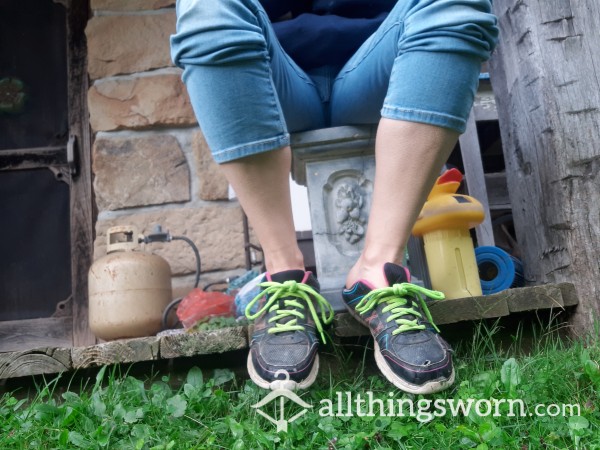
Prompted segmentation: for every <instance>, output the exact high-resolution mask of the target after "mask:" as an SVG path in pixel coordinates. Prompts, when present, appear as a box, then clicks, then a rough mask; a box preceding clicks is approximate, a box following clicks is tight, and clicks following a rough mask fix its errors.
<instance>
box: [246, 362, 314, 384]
mask: <svg viewBox="0 0 600 450" xmlns="http://www.w3.org/2000/svg"><path fill="white" fill-rule="evenodd" d="M246 366H247V368H248V375H250V379H251V380H252V381H253V382H254V384H256V385H257V386H258V387H261V388H263V389H271V390H273V391H274V390H277V389H287V390H288V391H295V390H297V389H307V388H308V387H310V386H311V385H312V384H313V383H314V382H315V380H316V379H317V374H318V373H319V355H318V354H317V355H315V361H314V363H313V366H312V369H311V370H310V372H309V373H308V376H307V377H306V378H305V379H304V380H302V381H294V380H290V376H289V374H288V373H287V372H286V371H285V370H281V371H280V372H282V373H284V374H285V375H286V379H285V380H274V381H267V380H265V379H264V378H262V377H261V376H260V375H259V374H258V372H257V371H256V369H255V368H254V363H253V362H252V354H251V353H250V352H248V360H247V363H246Z"/></svg>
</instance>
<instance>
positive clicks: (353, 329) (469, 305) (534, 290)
mask: <svg viewBox="0 0 600 450" xmlns="http://www.w3.org/2000/svg"><path fill="white" fill-rule="evenodd" d="M577 304H578V299H577V293H576V292H575V287H574V286H573V285H572V284H571V283H560V284H548V285H543V286H531V287H524V288H515V289H507V290H505V291H502V292H498V293H496V294H491V295H483V296H478V297H466V298H457V299H452V300H442V301H437V302H433V303H431V304H430V305H429V311H430V312H431V315H432V317H433V321H434V322H435V324H436V325H447V324H451V323H458V322H463V321H467V320H482V319H494V318H498V317H504V316H508V315H509V314H511V313H516V312H523V311H532V310H536V309H550V308H557V307H558V308H563V307H566V306H575V305H577ZM333 327H334V333H335V335H336V336H338V337H352V336H365V335H369V334H370V333H369V330H368V329H367V328H366V327H364V326H363V325H361V324H360V323H359V322H358V321H356V320H355V319H354V318H353V317H352V316H351V315H350V314H349V313H341V314H337V315H336V316H335V319H334V323H333Z"/></svg>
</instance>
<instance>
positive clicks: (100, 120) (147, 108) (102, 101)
mask: <svg viewBox="0 0 600 450" xmlns="http://www.w3.org/2000/svg"><path fill="white" fill-rule="evenodd" d="M88 106H89V111H90V124H91V126H92V129H93V130H94V131H111V130H119V129H124V128H128V129H144V128H150V127H156V126H181V125H192V124H195V123H196V117H195V116H194V111H193V110H192V105H191V104H190V101H189V97H188V94H187V91H186V89H185V85H184V84H183V82H182V81H181V76H180V75H179V74H176V73H173V74H164V75H154V76H143V77H132V78H120V79H108V80H101V81H97V82H96V83H94V85H93V86H92V87H91V88H90V90H89V92H88Z"/></svg>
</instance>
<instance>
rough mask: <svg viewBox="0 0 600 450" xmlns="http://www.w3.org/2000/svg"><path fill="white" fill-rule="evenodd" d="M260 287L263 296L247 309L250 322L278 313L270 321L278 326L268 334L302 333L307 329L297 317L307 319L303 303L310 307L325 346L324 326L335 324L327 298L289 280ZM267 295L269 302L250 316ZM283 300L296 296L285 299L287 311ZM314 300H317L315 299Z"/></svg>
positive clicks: (266, 283) (257, 297)
mask: <svg viewBox="0 0 600 450" xmlns="http://www.w3.org/2000/svg"><path fill="white" fill-rule="evenodd" d="M260 287H262V288H263V290H262V291H261V293H260V294H258V295H257V296H256V297H254V298H253V299H252V300H250V303H248V305H247V306H246V311H245V313H246V317H247V318H248V319H250V320H253V319H256V318H257V317H258V316H260V315H261V314H263V313H264V312H265V311H268V312H273V311H277V314H276V315H274V316H273V317H271V318H270V319H269V323H272V322H275V326H274V327H272V328H269V331H268V333H282V332H284V331H301V330H304V326H303V325H300V324H299V323H298V318H301V319H304V313H303V312H302V311H303V310H304V309H305V308H304V305H303V302H301V301H300V300H304V303H306V304H307V305H308V309H309V310H310V313H311V315H312V318H313V320H314V322H315V326H316V327H317V330H319V333H321V338H322V339H323V343H325V342H326V341H325V334H324V332H323V324H325V325H328V324H330V323H331V322H332V321H333V308H332V307H331V305H330V304H329V302H328V301H327V300H325V298H323V297H322V296H321V294H319V293H318V292H317V291H315V290H314V289H313V288H312V287H310V286H308V285H306V284H304V283H298V282H296V281H293V280H288V281H285V282H283V283H277V282H275V281H265V282H264V283H260ZM265 295H266V296H267V299H268V300H267V301H266V302H265V304H264V305H263V306H262V308H260V309H259V310H258V311H256V313H254V314H251V313H250V310H251V309H252V307H253V306H254V304H255V303H256V302H258V301H259V300H260V299H261V298H262V297H264V296H265ZM283 297H294V298H286V299H285V300H283V304H284V305H285V308H280V304H279V300H280V299H281V298H283ZM313 299H314V300H313ZM313 302H316V303H317V306H319V307H320V309H321V316H320V317H319V313H318V312H317V310H316V308H315V305H314V304H313ZM288 317H289V318H290V319H289V320H287V321H286V322H280V320H282V319H285V318H288Z"/></svg>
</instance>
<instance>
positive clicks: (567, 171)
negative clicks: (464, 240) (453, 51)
mask: <svg viewBox="0 0 600 450" xmlns="http://www.w3.org/2000/svg"><path fill="white" fill-rule="evenodd" d="M494 11H495V13H496V15H497V16H498V18H499V23H500V42H499V45H498V48H497V50H496V51H495V53H494V55H493V57H492V61H491V63H490V74H491V81H492V87H493V89H494V93H495V96H496V103H497V108H498V120H499V124H500V129H501V137H502V143H503V148H504V156H505V160H506V168H507V169H506V172H507V182H508V189H509V194H510V198H511V203H512V207H513V215H514V221H515V229H516V233H517V239H518V241H519V245H520V246H521V250H522V257H523V263H524V268H525V277H526V280H527V281H528V282H529V283H530V284H543V283H548V282H562V281H569V282H572V283H574V285H575V286H576V288H577V291H578V296H579V299H580V304H579V307H578V309H577V311H576V313H575V314H574V316H573V318H572V321H573V325H574V327H573V330H574V331H575V332H581V331H584V330H588V331H590V330H591V326H592V325H593V321H594V319H595V318H598V317H600V175H598V173H599V171H600V170H599V169H600V76H599V73H600V72H599V71H598V67H600V52H599V51H598V49H600V3H599V2H598V0H577V1H572V0H494Z"/></svg>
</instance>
